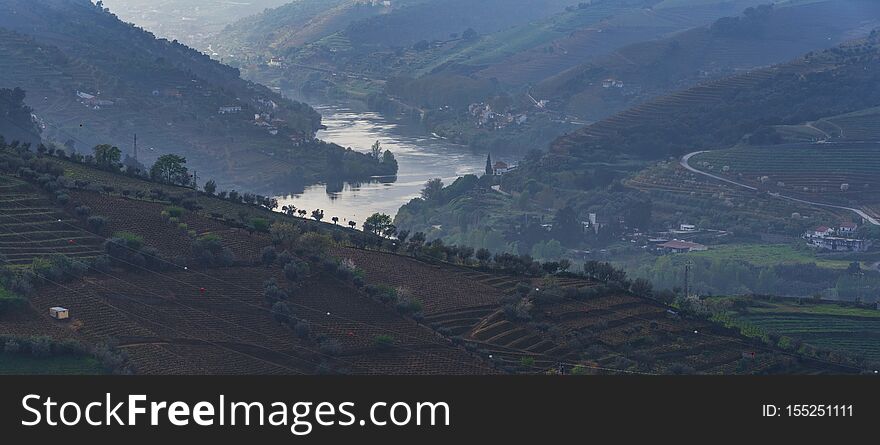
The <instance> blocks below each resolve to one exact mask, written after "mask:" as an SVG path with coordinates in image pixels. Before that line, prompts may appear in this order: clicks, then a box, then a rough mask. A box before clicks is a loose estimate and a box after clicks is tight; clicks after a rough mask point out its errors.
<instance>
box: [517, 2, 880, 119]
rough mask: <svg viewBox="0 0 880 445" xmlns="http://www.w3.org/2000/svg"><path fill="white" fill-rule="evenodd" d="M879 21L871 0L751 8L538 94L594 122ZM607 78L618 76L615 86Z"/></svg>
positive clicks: (599, 62) (567, 76)
mask: <svg viewBox="0 0 880 445" xmlns="http://www.w3.org/2000/svg"><path fill="white" fill-rule="evenodd" d="M878 25H880V5H878V4H877V3H876V2H871V1H865V0H844V1H821V2H807V3H798V2H795V3H793V4H781V5H778V6H776V7H768V6H761V7H758V8H750V9H748V10H746V12H745V14H743V15H739V16H735V17H729V18H723V19H719V20H717V21H716V22H714V23H713V24H711V25H709V26H702V27H697V28H693V29H690V30H688V31H685V32H682V33H679V34H676V35H674V36H671V37H668V38H664V39H659V40H654V41H647V42H640V43H636V44H633V45H629V46H626V47H623V48H620V49H618V50H617V51H614V52H612V53H610V54H608V55H605V56H601V57H598V58H596V59H595V60H593V61H592V62H590V63H587V64H585V65H581V66H578V67H576V68H572V69H570V70H566V71H564V72H562V73H560V74H558V75H555V76H552V77H550V78H548V79H546V80H544V81H543V82H541V83H540V84H538V85H537V86H536V87H535V88H534V89H533V91H532V93H533V94H534V95H535V96H536V97H539V98H542V99H549V100H551V102H552V104H551V106H552V107H554V108H556V107H558V108H559V109H561V110H562V111H564V112H566V113H569V114H573V115H577V116H580V117H582V118H585V119H589V120H596V119H601V118H604V117H606V116H608V115H609V114H613V113H614V112H616V111H620V110H622V109H625V108H629V107H631V106H634V105H636V104H638V103H640V102H643V101H645V100H647V99H650V98H652V97H655V96H658V95H661V94H664V93H667V92H670V91H675V90H680V89H684V88H687V87H689V86H692V85H694V84H697V83H701V82H706V81H708V80H711V79H713V78H719V77H725V76H729V75H733V74H736V73H737V72H742V71H747V70H751V69H755V68H758V67H764V66H768V65H773V64H776V63H780V62H784V61H787V60H790V59H792V58H795V57H797V56H799V55H801V54H805V53H807V52H809V51H814V50H821V49H824V48H828V47H833V46H836V45H839V44H840V43H842V42H844V41H847V40H851V39H853V38H857V37H862V36H864V35H867V33H869V32H870V30H871V29H873V28H874V27H877V26H878ZM608 79H612V80H614V81H616V84H615V85H613V87H612V88H608V85H606V83H607V80H608Z"/></svg>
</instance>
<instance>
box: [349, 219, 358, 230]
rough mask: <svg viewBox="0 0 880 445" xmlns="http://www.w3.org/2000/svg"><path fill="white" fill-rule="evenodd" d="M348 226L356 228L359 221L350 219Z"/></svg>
mask: <svg viewBox="0 0 880 445" xmlns="http://www.w3.org/2000/svg"><path fill="white" fill-rule="evenodd" d="M348 226H349V227H351V228H352V229H354V228H355V227H356V226H357V223H356V222H354V221H349V222H348Z"/></svg>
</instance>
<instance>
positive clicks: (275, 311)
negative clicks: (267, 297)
mask: <svg viewBox="0 0 880 445" xmlns="http://www.w3.org/2000/svg"><path fill="white" fill-rule="evenodd" d="M272 318H274V319H275V321H277V322H278V323H282V324H288V323H291V322H292V321H293V311H292V310H291V309H290V305H288V304H287V303H285V302H283V301H277V302H275V304H273V305H272Z"/></svg>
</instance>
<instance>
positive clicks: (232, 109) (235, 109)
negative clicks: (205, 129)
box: [217, 106, 241, 114]
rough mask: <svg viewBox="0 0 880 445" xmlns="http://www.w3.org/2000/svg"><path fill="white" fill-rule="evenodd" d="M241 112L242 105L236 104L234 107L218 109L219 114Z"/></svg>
mask: <svg viewBox="0 0 880 445" xmlns="http://www.w3.org/2000/svg"><path fill="white" fill-rule="evenodd" d="M239 112H241V107H240V106H234V107H220V108H219V109H218V110H217V114H233V113H239Z"/></svg>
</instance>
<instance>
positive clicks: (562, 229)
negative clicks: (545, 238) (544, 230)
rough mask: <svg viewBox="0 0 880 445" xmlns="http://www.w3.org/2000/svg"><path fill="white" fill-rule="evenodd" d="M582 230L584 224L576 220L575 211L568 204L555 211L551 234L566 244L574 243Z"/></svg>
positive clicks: (581, 233)
mask: <svg viewBox="0 0 880 445" xmlns="http://www.w3.org/2000/svg"><path fill="white" fill-rule="evenodd" d="M583 232H584V226H583V224H581V222H580V221H579V220H578V217H577V213H575V211H574V209H572V208H571V207H570V206H565V207H563V208H561V209H559V211H557V212H556V217H555V218H554V221H553V230H552V232H551V235H552V236H553V238H555V239H557V240H559V241H560V242H562V243H563V244H566V245H574V244H576V243H577V242H578V241H579V240H580V238H581V236H582V235H583Z"/></svg>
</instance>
